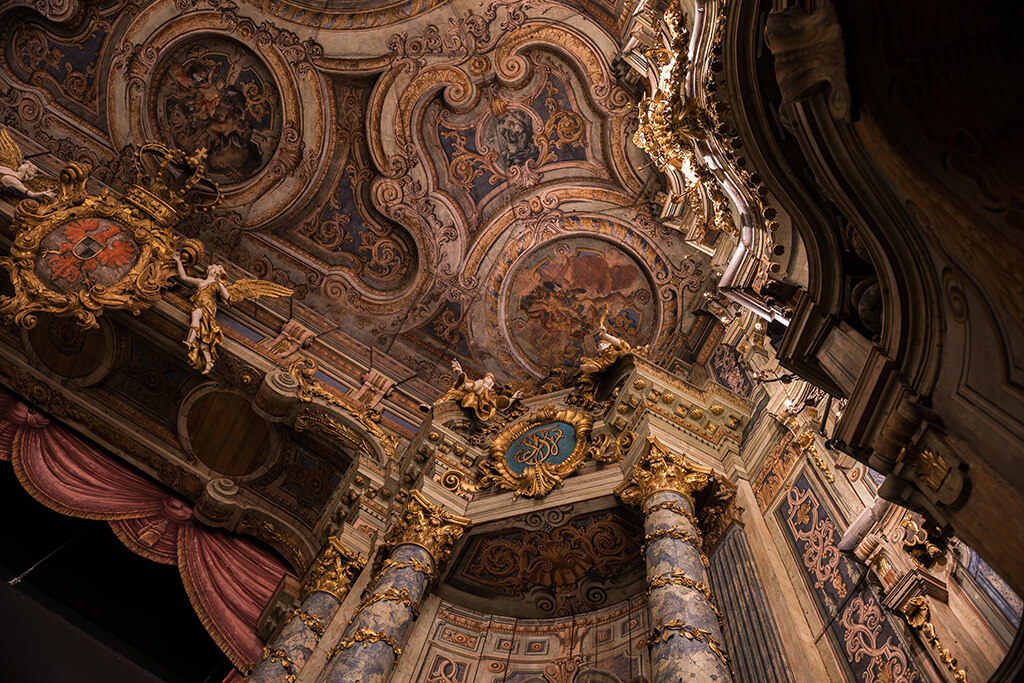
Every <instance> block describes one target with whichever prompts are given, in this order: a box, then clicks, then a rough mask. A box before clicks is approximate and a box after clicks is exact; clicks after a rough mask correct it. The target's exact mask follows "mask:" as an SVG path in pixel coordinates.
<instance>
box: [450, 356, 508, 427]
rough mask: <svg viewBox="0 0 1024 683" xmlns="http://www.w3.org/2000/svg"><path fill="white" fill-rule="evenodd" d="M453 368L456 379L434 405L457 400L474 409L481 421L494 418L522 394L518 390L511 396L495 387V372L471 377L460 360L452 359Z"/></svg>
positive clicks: (466, 407) (464, 406) (469, 408)
mask: <svg viewBox="0 0 1024 683" xmlns="http://www.w3.org/2000/svg"><path fill="white" fill-rule="evenodd" d="M452 370H454V371H455V375H456V376H455V381H454V382H453V383H452V386H451V388H450V389H449V390H448V391H447V392H445V394H444V396H442V397H441V398H439V399H437V400H436V401H434V403H433V405H432V406H431V407H433V406H436V405H438V404H439V403H444V402H445V401H457V402H458V403H459V405H461V406H462V407H463V408H465V409H467V410H472V411H473V412H474V414H475V415H476V416H477V418H478V419H479V420H480V421H481V422H487V421H489V420H492V419H494V416H495V415H496V414H497V412H498V411H499V410H505V409H506V408H508V407H509V406H510V405H512V403H513V402H514V401H516V400H517V399H518V398H519V397H520V396H522V392H521V391H517V392H515V393H514V394H512V395H511V396H506V395H505V394H502V393H498V390H497V389H496V388H495V382H494V374H493V373H490V372H488V373H487V374H486V375H484V376H483V377H481V378H480V379H476V380H472V379H470V378H469V377H468V376H467V375H466V373H465V371H464V370H463V369H462V365H461V364H460V363H459V361H458V360H452Z"/></svg>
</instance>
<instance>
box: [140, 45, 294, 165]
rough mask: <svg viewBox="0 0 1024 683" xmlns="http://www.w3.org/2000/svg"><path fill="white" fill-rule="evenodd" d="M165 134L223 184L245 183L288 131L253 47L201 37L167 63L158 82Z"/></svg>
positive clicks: (157, 110) (161, 130)
mask: <svg viewBox="0 0 1024 683" xmlns="http://www.w3.org/2000/svg"><path fill="white" fill-rule="evenodd" d="M153 95H154V98H155V103H154V106H153V110H154V113H155V114H156V123H155V128H156V130H157V131H158V132H159V134H160V138H161V140H162V141H163V142H164V143H165V144H167V145H169V146H171V147H177V148H178V149H182V150H185V151H186V152H188V153H189V154H192V153H193V152H195V151H196V150H197V149H200V148H203V149H205V150H206V151H207V156H206V168H207V170H208V172H209V174H210V177H211V178H212V179H213V180H215V181H217V182H218V183H221V184H232V183H238V182H242V181H244V180H247V179H249V178H251V177H252V176H254V175H255V174H256V173H257V172H258V171H260V170H262V168H263V167H264V166H266V165H267V161H268V160H269V159H270V157H271V155H272V154H273V152H274V149H275V148H276V146H277V142H278V140H279V138H280V137H281V97H280V95H279V94H278V91H277V86H276V85H274V79H273V77H272V76H271V75H270V71H269V70H268V69H267V66H266V65H265V64H264V63H263V62H262V61H260V59H259V58H258V57H257V56H256V55H255V54H253V52H252V51H251V50H249V49H248V48H246V47H245V46H244V45H242V44H240V43H237V42H235V41H229V40H224V39H222V38H196V39H193V40H191V41H189V42H187V43H185V44H183V45H181V46H180V47H178V48H177V49H175V50H174V51H173V52H172V53H171V54H169V55H168V56H167V57H166V58H164V59H163V61H162V62H161V63H160V66H159V67H158V69H157V75H156V78H155V79H154V84H153Z"/></svg>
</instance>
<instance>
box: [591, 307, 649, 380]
mask: <svg viewBox="0 0 1024 683" xmlns="http://www.w3.org/2000/svg"><path fill="white" fill-rule="evenodd" d="M597 332H598V335H599V339H598V342H597V355H596V356H594V357H585V358H582V359H580V378H579V380H578V384H579V387H580V391H581V392H582V393H583V395H584V396H586V397H587V398H591V399H592V398H594V394H595V393H596V392H597V380H598V377H600V376H601V373H603V372H604V371H605V370H607V369H608V368H610V367H611V366H613V365H615V361H617V360H618V359H619V358H621V357H622V356H625V355H626V354H627V353H633V354H636V355H641V356H642V355H646V354H647V350H648V349H647V347H646V346H638V347H636V348H633V347H632V346H630V345H629V342H627V341H625V340H624V339H620V338H618V337H616V336H615V335H613V334H611V333H610V332H608V308H607V307H605V309H604V313H602V314H601V320H600V321H599V322H598V325H597Z"/></svg>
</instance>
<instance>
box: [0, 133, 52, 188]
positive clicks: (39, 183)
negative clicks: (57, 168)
mask: <svg viewBox="0 0 1024 683" xmlns="http://www.w3.org/2000/svg"><path fill="white" fill-rule="evenodd" d="M0 186H2V187H4V188H7V189H11V190H17V191H18V192H20V193H22V194H24V195H26V196H28V197H30V198H32V199H53V198H54V197H55V196H56V193H55V192H54V188H56V187H57V183H56V182H55V181H53V180H52V179H50V178H45V177H43V176H40V175H39V169H38V168H36V165H35V164H33V163H32V162H31V161H25V155H24V154H22V153H21V148H20V147H18V144H17V143H16V142H14V140H12V139H11V135H10V133H8V132H7V130H6V129H0Z"/></svg>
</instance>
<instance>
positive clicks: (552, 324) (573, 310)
mask: <svg viewBox="0 0 1024 683" xmlns="http://www.w3.org/2000/svg"><path fill="white" fill-rule="evenodd" d="M522 272H523V273H524V275H523V276H521V277H520V278H519V279H517V281H516V283H515V285H514V288H515V289H514V291H523V290H525V292H524V293H523V294H521V295H520V297H519V306H518V309H519V310H518V312H519V313H520V314H521V315H523V316H525V318H526V320H527V321H528V322H527V324H525V325H522V327H521V329H520V330H519V332H520V335H521V336H520V337H519V339H518V343H519V344H520V345H521V346H523V347H524V348H527V349H529V350H531V351H533V352H534V353H533V354H532V355H533V357H535V358H539V359H542V363H541V364H542V365H545V366H548V367H550V366H552V365H561V364H566V365H569V366H576V364H577V362H578V359H579V358H580V356H582V355H584V354H585V353H587V352H590V350H591V349H592V348H593V347H589V345H588V343H587V342H586V340H587V339H588V338H590V337H592V336H593V334H594V327H595V322H597V320H598V319H599V317H600V315H601V312H602V311H603V310H611V311H616V312H617V314H616V316H615V318H614V320H615V323H616V324H615V325H613V327H615V329H616V330H617V333H620V334H621V333H623V332H625V333H629V334H640V333H641V321H642V320H643V319H644V317H645V316H649V315H650V313H648V311H649V310H650V309H651V304H650V291H649V290H648V289H647V287H646V286H645V285H644V284H643V279H642V276H641V274H640V271H639V269H638V268H637V266H636V265H634V264H630V263H626V262H623V259H622V258H621V257H618V255H616V256H613V257H611V260H609V256H608V255H607V254H604V253H598V252H595V251H593V250H591V249H579V248H577V249H575V250H573V251H568V252H566V253H561V254H558V253H556V254H553V255H551V256H550V257H548V258H547V260H546V261H541V262H540V263H539V264H538V265H537V266H535V267H533V268H532V269H529V270H527V269H524V270H523V271H522ZM527 278H528V279H527ZM527 287H529V289H526V288H527ZM520 288H522V289H520Z"/></svg>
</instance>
